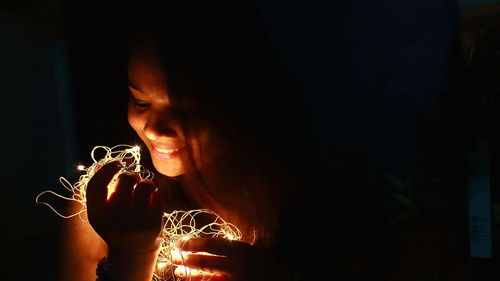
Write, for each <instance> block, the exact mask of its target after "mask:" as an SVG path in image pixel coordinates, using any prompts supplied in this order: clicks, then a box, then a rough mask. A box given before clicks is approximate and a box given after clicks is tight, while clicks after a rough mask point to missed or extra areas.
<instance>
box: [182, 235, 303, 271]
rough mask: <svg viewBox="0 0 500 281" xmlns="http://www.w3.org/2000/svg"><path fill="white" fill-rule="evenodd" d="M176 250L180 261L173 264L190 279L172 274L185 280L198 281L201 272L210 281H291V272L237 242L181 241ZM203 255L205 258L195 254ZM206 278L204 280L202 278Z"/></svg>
mask: <svg viewBox="0 0 500 281" xmlns="http://www.w3.org/2000/svg"><path fill="white" fill-rule="evenodd" d="M177 247H178V249H179V250H180V251H181V252H194V253H183V254H182V259H181V260H179V259H176V260H174V261H173V262H174V263H175V264H177V265H182V266H184V267H188V268H189V269H194V270H197V271H194V273H193V271H192V270H191V276H190V278H191V279H190V278H189V276H186V273H187V272H188V271H189V269H188V270H186V269H185V268H183V267H178V268H177V269H176V270H175V274H176V276H177V277H179V278H185V279H186V280H201V279H202V278H203V273H200V272H199V271H203V272H205V273H208V274H210V275H213V277H212V279H214V280H224V281H226V280H228V281H229V280H231V281H245V280H261V281H267V280H269V281H271V280H272V281H293V280H294V279H295V276H294V272H293V271H292V270H291V269H290V268H287V267H285V266H283V265H280V264H279V263H278V262H276V261H275V260H273V259H272V258H271V257H269V255H266V254H264V253H262V252H261V251H260V250H259V249H257V248H256V247H254V246H251V245H250V244H247V243H245V242H241V241H234V240H227V239H223V238H191V239H189V240H181V241H179V242H178V243H177ZM196 252H204V253H208V254H209V255H205V254H196ZM206 277H207V276H205V278H206Z"/></svg>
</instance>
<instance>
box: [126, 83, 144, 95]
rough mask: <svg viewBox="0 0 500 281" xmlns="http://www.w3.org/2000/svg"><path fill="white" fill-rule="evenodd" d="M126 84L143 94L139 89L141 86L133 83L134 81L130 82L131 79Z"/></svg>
mask: <svg viewBox="0 0 500 281" xmlns="http://www.w3.org/2000/svg"><path fill="white" fill-rule="evenodd" d="M128 86H129V87H130V88H132V89H134V90H136V91H137V92H140V93H141V94H144V91H143V90H141V88H139V87H137V86H136V85H134V83H132V82H131V81H129V82H128Z"/></svg>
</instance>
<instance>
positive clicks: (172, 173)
mask: <svg viewBox="0 0 500 281" xmlns="http://www.w3.org/2000/svg"><path fill="white" fill-rule="evenodd" d="M172 162H176V161H172ZM153 165H154V166H155V169H156V170H157V171H158V172H159V173H160V174H162V175H164V176H167V177H177V176H181V175H183V174H185V173H186V172H185V170H184V167H183V165H182V164H178V163H165V161H158V160H156V161H155V160H153Z"/></svg>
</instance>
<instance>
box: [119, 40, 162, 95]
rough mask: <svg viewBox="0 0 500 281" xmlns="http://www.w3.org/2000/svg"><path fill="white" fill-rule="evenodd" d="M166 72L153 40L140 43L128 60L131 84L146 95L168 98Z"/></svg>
mask: <svg viewBox="0 0 500 281" xmlns="http://www.w3.org/2000/svg"><path fill="white" fill-rule="evenodd" d="M166 75H167V73H166V71H165V68H164V66H163V64H162V59H161V56H160V55H159V52H158V51H157V50H156V49H155V46H154V43H153V42H152V41H151V40H145V41H143V42H139V43H138V45H137V46H136V47H135V48H133V49H132V50H131V53H130V57H129V60H128V78H129V83H130V84H131V85H132V86H133V87H134V88H136V89H138V90H140V91H141V92H143V93H144V94H146V95H148V96H151V97H157V98H166V97H167V79H166Z"/></svg>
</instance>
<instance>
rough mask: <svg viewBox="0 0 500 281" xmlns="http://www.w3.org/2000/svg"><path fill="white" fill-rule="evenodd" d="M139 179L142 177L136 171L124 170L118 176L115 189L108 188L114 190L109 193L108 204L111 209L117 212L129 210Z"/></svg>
mask: <svg viewBox="0 0 500 281" xmlns="http://www.w3.org/2000/svg"><path fill="white" fill-rule="evenodd" d="M139 180H140V177H139V175H138V174H136V173H130V172H124V173H122V174H121V175H120V176H118V181H117V182H116V186H115V190H114V191H113V190H108V192H112V193H111V194H110V195H108V196H109V199H108V205H109V207H110V210H114V211H117V212H124V211H126V210H128V207H129V204H130V199H131V197H132V192H133V190H134V186H135V185H136V183H137V182H138V181H139Z"/></svg>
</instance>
